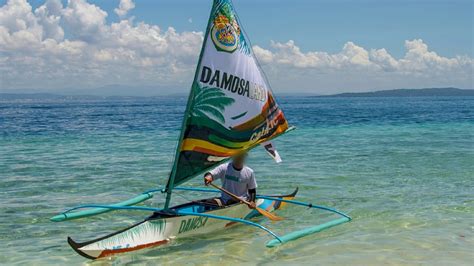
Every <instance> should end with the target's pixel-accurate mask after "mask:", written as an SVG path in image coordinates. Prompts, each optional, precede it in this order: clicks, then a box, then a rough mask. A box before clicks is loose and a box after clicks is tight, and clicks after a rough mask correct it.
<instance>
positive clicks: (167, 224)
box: [68, 190, 297, 259]
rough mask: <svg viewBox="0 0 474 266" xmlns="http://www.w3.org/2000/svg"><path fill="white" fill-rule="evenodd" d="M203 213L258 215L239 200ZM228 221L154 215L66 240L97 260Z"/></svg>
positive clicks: (271, 204) (263, 204) (273, 205)
mask: <svg viewBox="0 0 474 266" xmlns="http://www.w3.org/2000/svg"><path fill="white" fill-rule="evenodd" d="M296 193H297V190H295V191H294V192H293V193H292V194H289V195H285V196H277V197H279V198H283V199H293V198H294V196H295V194H296ZM283 205H284V203H283V202H280V201H276V200H268V199H259V200H257V206H258V207H260V208H263V209H266V210H268V211H274V210H276V209H280V208H282V207H283ZM199 207H202V205H201V206H199V205H195V204H183V205H180V206H176V207H173V208H171V209H175V210H185V211H188V212H189V211H192V212H200V211H201V210H199ZM203 212H204V213H206V214H212V215H217V216H224V217H230V218H240V219H251V218H253V217H256V216H259V215H260V214H259V213H258V212H257V211H256V210H252V209H249V208H248V207H247V205H245V204H241V203H238V204H234V205H231V206H227V207H225V208H218V209H214V210H208V211H203ZM232 224H235V222H232V221H228V220H220V219H213V218H209V217H197V216H188V215H182V216H170V217H166V216H162V215H159V214H155V215H152V216H150V217H148V218H147V219H145V220H144V221H142V222H139V223H137V224H135V225H132V226H130V227H128V228H125V229H123V230H120V231H118V232H115V233H112V234H109V235H107V236H104V237H100V238H97V239H94V240H91V241H87V242H83V243H77V242H75V241H74V240H72V239H71V238H70V237H68V243H69V245H70V246H71V247H72V248H73V249H74V250H75V251H76V252H77V253H78V254H80V255H82V256H84V257H86V258H89V259H97V258H101V257H107V256H112V255H114V254H119V253H125V252H131V251H135V250H140V249H144V248H150V247H155V246H159V245H163V244H166V243H168V242H169V241H171V240H173V239H176V238H185V237H191V236H196V235H201V234H208V233H211V232H215V231H218V230H222V229H225V228H226V227H228V226H230V225H232Z"/></svg>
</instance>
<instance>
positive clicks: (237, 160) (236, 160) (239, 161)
mask: <svg viewBox="0 0 474 266" xmlns="http://www.w3.org/2000/svg"><path fill="white" fill-rule="evenodd" d="M247 156H248V154H247V152H242V153H239V154H237V155H235V156H234V157H233V158H232V164H233V165H234V166H235V167H237V168H239V169H240V168H243V167H244V165H245V161H246V159H247Z"/></svg>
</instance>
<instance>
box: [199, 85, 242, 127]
mask: <svg viewBox="0 0 474 266" xmlns="http://www.w3.org/2000/svg"><path fill="white" fill-rule="evenodd" d="M234 102H235V100H234V99H232V98H230V97H227V96H226V95H225V93H224V92H223V91H222V90H221V89H219V88H212V87H202V88H201V87H200V86H199V85H197V86H196V89H195V96H194V102H193V108H192V116H193V117H195V118H198V119H200V118H201V119H211V120H217V121H218V122H220V123H221V124H224V123H225V117H224V115H223V112H224V110H225V108H226V107H227V106H229V105H231V104H233V103H234ZM210 116H212V117H214V118H215V119H212V118H211V117H210Z"/></svg>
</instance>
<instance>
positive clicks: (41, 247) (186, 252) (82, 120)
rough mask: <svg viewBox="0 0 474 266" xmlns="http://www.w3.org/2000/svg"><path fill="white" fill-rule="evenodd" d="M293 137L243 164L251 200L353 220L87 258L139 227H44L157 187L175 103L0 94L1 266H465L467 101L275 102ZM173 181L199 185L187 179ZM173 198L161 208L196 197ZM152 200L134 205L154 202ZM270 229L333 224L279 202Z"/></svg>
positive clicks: (473, 224)
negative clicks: (80, 209)
mask: <svg viewBox="0 0 474 266" xmlns="http://www.w3.org/2000/svg"><path fill="white" fill-rule="evenodd" d="M277 99H278V100H279V104H280V105H281V107H282V109H283V111H284V112H285V115H286V117H287V119H288V121H289V123H290V124H292V125H294V126H295V127H296V130H294V131H292V132H289V133H287V134H285V135H283V136H281V137H279V138H277V139H276V140H275V141H274V144H275V145H276V147H277V149H278V151H279V153H280V155H281V157H282V159H283V162H282V163H280V164H277V163H275V162H274V161H273V160H272V159H271V158H270V157H269V156H268V155H267V154H266V153H265V151H263V149H262V148H257V149H254V150H253V151H252V152H251V153H250V156H249V161H248V165H249V166H250V167H252V168H253V169H254V170H255V173H256V177H257V182H258V193H260V194H285V193H289V192H292V191H293V190H294V189H295V188H296V187H298V188H299V192H298V194H297V198H296V199H297V200H301V201H306V202H310V203H312V204H314V205H322V206H327V207H331V208H336V209H338V210H341V211H343V212H346V213H347V214H349V215H350V216H351V217H352V218H353V220H352V221H351V222H349V223H345V224H343V225H339V226H336V227H333V228H331V229H328V230H326V231H323V232H320V233H318V234H314V235H311V236H308V237H305V238H301V239H299V240H296V241H293V242H289V243H287V244H285V245H283V246H280V247H277V248H272V249H270V248H266V247H265V243H266V242H267V241H268V240H270V239H271V237H269V236H268V235H267V234H265V232H263V231H259V230H258V229H255V228H253V227H249V226H233V227H229V228H227V229H225V230H223V231H218V232H215V233H212V234H209V235H203V236H200V237H193V238H188V239H176V240H173V241H172V242H171V243H170V244H169V245H165V246H160V247H156V248H149V249H145V250H141V251H136V252H132V253H128V254H122V255H117V256H114V257H111V258H105V259H100V260H97V261H90V260H87V259H85V258H83V257H81V256H79V255H77V254H76V253H75V252H74V251H73V250H72V249H71V248H70V247H69V246H68V244H67V242H66V239H67V237H68V236H71V237H72V238H74V239H75V240H76V241H86V240H90V239H93V238H96V237H99V236H103V235H106V234H108V233H111V232H114V231H116V230H120V229H122V228H124V227H126V226H128V225H131V224H133V223H135V222H139V221H141V220H143V219H144V218H145V217H146V216H147V215H149V213H147V212H132V211H117V212H111V213H107V214H103V215H100V216H96V217H89V218H84V219H79V220H73V221H68V222H61V223H53V222H50V221H49V218H50V217H51V216H53V215H55V214H57V213H59V212H61V211H63V210H65V209H68V208H71V207H74V206H77V205H82V204H90V203H97V204H110V203H116V202H120V201H123V200H125V199H128V198H131V197H134V196H136V195H138V194H140V193H141V192H143V191H146V190H149V189H154V188H161V187H163V186H164V185H165V184H166V181H167V177H168V175H169V172H170V169H171V164H172V160H173V157H174V152H175V149H176V144H177V137H178V135H179V132H180V126H181V119H182V115H183V111H184V108H185V105H186V97H181V96H176V97H150V98H92V99H81V98H74V97H72V98H51V99H48V98H47V97H46V98H42V99H36V100H35V99H33V100H31V99H21V100H14V99H8V100H6V99H3V100H1V99H0V210H1V214H0V243H1V249H0V264H2V265H89V264H90V265H472V263H473V261H474V252H473V251H474V97H412V98H409V97H392V98H391V97H383V98H377V97H370V98H364V97H357V98H353V97H348V98H344V97H309V96H305V97H279V98H277ZM186 185H189V186H194V187H204V186H203V184H202V179H201V178H200V177H199V178H195V179H193V180H192V181H189V182H188V183H187V184H186ZM207 196H209V195H205V194H203V193H196V192H179V193H178V192H177V193H176V194H174V196H173V204H179V203H183V202H187V201H189V200H195V199H199V198H203V197H207ZM163 202H164V197H163V195H162V194H161V193H157V194H155V196H154V198H153V199H151V200H149V201H147V202H145V203H144V204H143V205H146V206H152V207H160V206H162V204H163ZM278 215H279V216H282V217H284V218H285V220H284V221H281V222H271V221H269V220H265V219H260V220H257V221H258V222H259V223H261V224H262V225H264V226H266V227H268V228H270V229H271V230H273V231H275V232H277V233H278V234H286V233H290V232H292V231H295V230H301V229H303V228H308V227H312V226H315V225H317V224H321V223H323V222H326V221H328V220H331V219H334V218H336V216H334V215H331V214H328V213H327V212H324V211H321V210H317V209H308V208H306V207H301V206H294V207H293V206H291V207H287V208H286V209H284V210H282V211H279V212H278Z"/></svg>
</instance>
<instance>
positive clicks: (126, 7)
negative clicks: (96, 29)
mask: <svg viewBox="0 0 474 266" xmlns="http://www.w3.org/2000/svg"><path fill="white" fill-rule="evenodd" d="M134 8H135V3H133V1H132V0H120V3H119V7H118V8H116V9H114V12H115V13H116V14H117V15H118V16H119V17H125V16H126V15H127V13H128V11H130V10H132V9H134Z"/></svg>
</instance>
